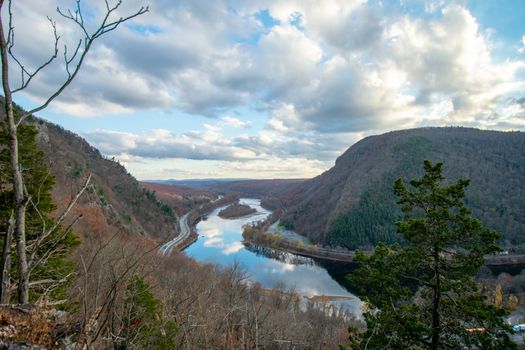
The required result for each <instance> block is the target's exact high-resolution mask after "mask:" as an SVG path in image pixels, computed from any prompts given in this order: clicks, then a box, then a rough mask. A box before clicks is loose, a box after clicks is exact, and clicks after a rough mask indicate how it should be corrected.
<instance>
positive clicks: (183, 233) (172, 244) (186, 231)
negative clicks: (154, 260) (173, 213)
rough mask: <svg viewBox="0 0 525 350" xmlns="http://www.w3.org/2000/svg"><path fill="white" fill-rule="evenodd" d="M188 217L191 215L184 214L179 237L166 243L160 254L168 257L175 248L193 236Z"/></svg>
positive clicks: (181, 219) (180, 223) (180, 221)
mask: <svg viewBox="0 0 525 350" xmlns="http://www.w3.org/2000/svg"><path fill="white" fill-rule="evenodd" d="M188 215H189V213H186V214H184V215H183V216H182V217H181V218H180V220H179V227H180V233H179V235H178V236H177V237H175V238H173V239H172V240H171V241H169V242H166V243H164V244H163V245H162V246H161V247H160V249H159V253H160V254H162V255H166V254H169V253H171V251H172V250H173V248H176V247H177V246H178V245H179V244H181V243H182V242H184V241H185V240H186V239H187V238H188V237H189V236H190V234H191V230H190V226H189V225H188Z"/></svg>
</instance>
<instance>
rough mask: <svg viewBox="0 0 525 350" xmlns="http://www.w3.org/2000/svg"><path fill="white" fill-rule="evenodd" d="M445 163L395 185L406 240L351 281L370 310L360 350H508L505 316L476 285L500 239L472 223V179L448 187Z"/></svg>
mask: <svg viewBox="0 0 525 350" xmlns="http://www.w3.org/2000/svg"><path fill="white" fill-rule="evenodd" d="M442 169H443V164H442V163H437V164H432V163H431V162H430V161H425V162H424V170H425V174H424V175H423V177H422V178H420V179H414V180H411V181H410V186H408V187H407V185H406V184H405V183H404V182H403V180H401V179H398V180H397V181H396V182H395V185H394V193H395V194H396V195H397V196H398V198H399V200H398V202H397V203H398V204H399V205H400V207H401V211H402V213H403V219H402V220H400V221H398V222H396V227H397V231H398V233H399V234H401V235H402V236H403V238H404V239H405V240H406V241H407V243H408V244H407V246H406V247H401V246H400V245H398V244H394V245H391V246H389V245H386V244H384V243H381V244H379V245H378V246H377V247H376V249H375V252H374V253H373V254H372V255H370V256H368V255H365V254H364V253H363V252H358V254H357V257H356V260H355V261H356V262H358V263H359V264H360V267H359V268H358V269H357V270H356V271H354V272H353V273H352V274H351V275H349V277H348V278H349V280H350V281H351V283H352V284H353V285H355V286H357V287H358V289H359V291H360V293H361V294H362V298H363V299H364V300H365V302H366V303H367V304H368V307H369V309H368V310H367V312H365V314H364V317H365V320H366V324H367V329H366V331H365V332H364V333H363V334H361V337H360V341H359V344H356V345H358V347H360V348H368V349H383V348H384V349H399V348H407V349H427V348H428V349H461V348H469V349H470V348H479V349H513V348H515V347H516V345H515V344H514V343H513V342H512V341H511V340H510V339H509V336H508V334H509V332H511V330H510V327H509V326H508V325H507V324H506V323H505V321H504V317H505V315H506V312H505V311H504V310H503V309H500V308H498V307H496V306H494V305H490V304H488V303H487V302H486V297H485V296H484V295H483V294H482V293H481V292H480V291H479V288H478V285H477V283H476V281H475V279H474V275H475V273H476V272H477V271H478V269H479V268H480V267H481V266H482V265H483V263H484V256H485V255H486V254H493V253H495V252H498V251H499V247H498V245H497V241H498V239H499V238H500V237H501V234H500V233H499V232H496V231H494V230H491V229H489V228H487V227H485V226H483V225H482V224H481V222H480V221H479V220H477V219H474V218H472V217H471V216H470V214H471V213H470V211H469V210H468V209H467V208H466V206H465V204H464V201H463V198H464V196H465V189H466V187H467V186H468V185H469V180H466V179H459V180H457V181H456V182H454V183H449V184H447V183H445V178H444V176H443V174H442Z"/></svg>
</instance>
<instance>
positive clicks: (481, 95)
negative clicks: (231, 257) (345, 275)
mask: <svg viewBox="0 0 525 350" xmlns="http://www.w3.org/2000/svg"><path fill="white" fill-rule="evenodd" d="M57 1H58V2H59V3H61V2H62V0H42V1H39V2H37V3H34V4H30V5H29V4H28V3H27V2H14V11H15V18H16V23H15V25H16V35H17V37H16V38H17V46H16V47H15V49H16V52H17V53H18V54H19V56H20V57H21V58H23V59H24V62H27V64H28V67H36V65H37V63H38V62H41V61H42V60H43V59H45V58H46V57H47V55H48V54H49V53H51V52H52V45H51V44H50V40H49V39H50V34H51V32H50V29H49V25H48V23H47V21H46V18H45V15H52V16H53V17H54V18H57V20H58V25H59V29H60V31H61V33H63V38H62V40H64V42H67V43H69V44H70V45H72V44H73V43H75V42H76V40H77V39H78V31H76V30H75V28H73V27H71V26H70V25H69V24H67V23H66V22H64V21H63V20H62V19H60V18H59V17H58V16H57V15H56V13H53V11H54V8H55V7H56V6H55V5H56V3H57ZM84 3H85V5H86V6H90V13H92V14H93V17H97V15H99V14H100V13H101V12H100V11H101V8H100V7H99V6H98V5H96V3H95V2H93V3H91V2H89V3H88V2H84ZM101 4H102V5H103V3H101ZM140 4H141V1H140V0H128V1H125V2H124V5H123V8H122V11H121V13H122V14H124V13H130V12H131V11H133V10H134V9H136V8H137V7H138V6H140ZM69 5H71V3H69ZM392 6H396V5H392ZM391 8H392V7H389V6H386V5H385V4H384V3H383V2H368V1H365V0H325V1H322V2H319V1H316V0H253V1H249V2H247V1H238V0H233V1H226V0H218V1H213V2H209V1H205V0H181V1H176V2H173V1H171V0H152V1H151V5H150V9H151V11H150V13H148V14H146V15H144V16H140V17H138V18H136V19H135V20H134V21H133V23H132V24H131V23H130V24H128V25H124V26H122V27H120V28H118V30H116V31H114V32H112V33H111V34H109V35H108V36H107V37H104V38H103V39H102V40H101V41H100V42H98V43H96V44H95V46H94V48H93V51H92V52H91V53H90V55H89V58H88V60H87V61H86V64H85V66H84V67H83V69H82V71H81V73H80V75H79V76H78V78H77V79H76V80H75V81H74V83H73V84H72V85H71V86H70V87H68V89H67V90H66V91H65V93H64V94H63V95H62V96H61V97H60V99H58V100H57V101H56V102H55V103H54V104H53V106H54V108H55V110H59V111H62V112H65V113H68V114H71V115H75V116H83V117H89V116H96V115H100V114H104V115H107V114H109V113H114V114H125V113H129V112H137V111H140V110H151V109H158V110H167V111H170V110H175V111H177V112H185V113H186V114H193V115H199V116H205V117H209V118H210V119H209V120H210V121H209V123H207V125H205V126H203V127H202V128H201V130H197V131H192V132H185V133H180V132H176V131H174V130H161V129H158V130H153V131H144V132H136V133H122V132H121V133H119V132H115V131H108V130H103V129H105V127H104V126H102V127H100V129H101V130H95V131H92V132H90V133H84V135H85V136H86V137H87V138H88V139H89V140H90V141H92V142H93V143H94V144H95V145H96V146H98V147H101V149H102V151H103V152H104V153H106V154H111V155H121V156H122V157H123V158H122V159H124V158H125V157H130V158H129V159H128V158H126V159H128V160H126V161H127V162H129V164H130V166H132V165H131V164H135V165H136V164H138V163H137V162H138V161H139V159H140V160H141V161H144V160H145V159H147V160H150V159H173V158H177V159H191V160H193V161H200V160H213V161H217V162H224V163H221V164H222V165H224V164H228V166H232V169H237V171H239V173H247V172H248V167H253V166H256V165H257V166H259V167H260V169H261V171H264V172H265V173H267V174H280V175H282V176H285V175H286V174H292V173H293V171H295V172H297V173H299V172H301V171H303V172H304V173H305V174H311V173H313V171H314V170H315V171H322V169H325V168H326V166H327V164H328V162H329V160H333V159H334V158H335V157H336V156H337V154H338V153H340V152H341V151H342V150H344V149H345V148H347V147H348V146H350V144H351V143H352V142H354V141H355V140H356V139H358V138H359V137H362V136H363V135H368V134H370V133H372V132H381V131H386V130H391V129H400V128H405V127H412V126H423V125H444V124H455V125H457V124H464V125H471V126H481V127H494V128H505V129H508V128H520V129H523V128H524V125H523V105H522V104H520V103H518V102H516V101H517V100H514V102H513V103H509V102H508V101H509V98H510V97H512V96H514V97H515V96H518V95H519V94H522V91H523V88H524V86H525V83H524V81H523V80H522V78H520V74H521V73H522V72H523V69H524V68H525V61H524V60H523V59H516V58H513V59H511V58H509V59H506V60H499V59H497V58H496V57H498V55H496V50H497V47H496V45H494V44H493V43H492V41H491V40H492V39H491V35H490V30H488V29H486V28H483V27H482V26H481V25H480V24H479V23H478V20H477V19H476V18H475V17H474V16H473V14H472V13H471V12H470V11H469V10H468V8H467V7H465V6H461V5H458V4H457V3H456V2H453V3H452V4H448V2H446V1H443V0H429V1H425V2H424V3H423V6H422V11H423V12H424V13H411V12H409V11H408V12H407V11H404V10H403V8H404V5H403V4H402V5H401V6H400V7H399V9H398V11H389V9H391ZM261 10H267V11H268V12H267V13H268V14H269V15H270V16H271V17H272V18H273V19H274V20H276V23H275V25H273V26H271V27H265V23H263V21H262V20H261V18H259V15H260V11H261ZM387 11H388V12H387ZM421 16H423V17H421ZM521 41H522V42H521V44H522V47H520V48H519V49H518V50H519V51H520V52H522V53H523V52H524V48H525V36H523V37H522V38H521ZM512 45H516V43H515V42H514V43H512ZM35 47H38V48H39V49H38V50H35ZM518 57H522V56H519V55H518ZM12 70H13V69H12ZM64 74H65V72H64V70H63V68H62V67H61V64H60V62H57V64H56V65H52V66H50V67H49V70H48V71H46V73H44V74H43V75H41V76H40V77H39V78H38V79H35V81H34V84H33V85H32V87H31V89H29V90H28V91H27V92H26V97H28V98H29V99H31V100H32V101H42V99H43V98H44V97H45V96H47V95H48V94H49V92H50V91H52V90H53V89H54V88H55V87H56V86H57V84H58V83H59V82H60V81H61V79H62V78H63V77H64ZM12 77H13V79H15V80H16V79H17V77H18V72H17V71H16V70H13V71H12ZM15 97H16V96H15ZM240 111H242V113H241V112H240ZM251 112H253V114H254V115H257V118H263V119H264V120H256V119H255V117H253V115H251V114H250V113H251ZM173 114H177V115H181V114H183V113H173ZM239 115H241V116H242V117H234V116H239ZM261 115H262V116H261ZM185 117H187V118H190V117H191V115H190V116H187V115H186V116H185ZM214 119H215V120H214ZM248 119H249V120H250V122H248V121H247V120H248ZM162 127H163V126H162V125H157V126H154V125H152V126H151V128H152V129H153V128H162ZM232 128H238V129H245V130H243V132H245V133H246V134H245V135H241V136H237V137H226V135H231V132H232ZM256 128H259V130H254V129H256ZM223 129H227V130H223ZM122 130H125V127H123V129H122ZM228 132H229V133H228ZM292 158H298V159H301V160H302V161H304V160H306V161H304V163H303V164H298V163H295V162H293V161H291V159H292ZM283 160H284V161H285V162H286V163H287V164H289V165H290V167H288V168H287V167H286V166H281V164H279V165H278V166H276V165H274V164H271V163H272V162H282V161H283ZM227 162H229V163H227ZM237 162H240V163H237ZM316 162H317V163H316ZM222 165H220V166H222ZM305 165H307V166H309V167H310V168H308V169H307V168H306V167H305ZM137 167H138V166H137ZM159 169H160V168H159ZM162 169H173V171H179V170H181V171H182V169H181V168H179V167H163V168H162ZM177 169H178V170H177ZM159 171H163V170H159ZM188 171H189V170H188ZM196 171H197V170H196ZM220 171H223V172H225V171H226V169H225V168H224V169H222V170H220ZM232 171H233V170H232ZM190 172H191V171H190ZM204 172H205V171H204V170H202V169H199V170H198V173H202V174H203V173H204ZM187 174H189V173H187Z"/></svg>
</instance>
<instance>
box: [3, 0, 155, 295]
mask: <svg viewBox="0 0 525 350" xmlns="http://www.w3.org/2000/svg"><path fill="white" fill-rule="evenodd" d="M12 3H13V1H12V0H8V1H5V0H0V54H1V60H2V87H3V90H4V97H5V98H4V112H5V118H6V119H7V128H8V132H9V141H8V148H9V157H10V165H11V169H12V175H13V190H14V203H15V211H14V218H15V220H14V230H13V231H14V239H15V242H16V250H17V259H18V271H19V280H18V286H17V290H18V301H19V302H20V303H28V301H29V275H30V266H29V260H32V259H34V257H33V256H30V257H29V259H28V252H27V247H26V222H25V219H26V209H27V206H28V205H29V203H30V200H31V196H30V194H28V193H27V191H25V187H24V179H23V176H22V169H21V167H20V163H19V145H18V138H17V129H18V126H19V125H20V124H21V123H22V122H23V121H24V120H25V119H26V118H27V117H29V116H30V115H32V114H33V113H36V112H38V111H41V110H43V109H44V108H46V107H47V106H48V105H49V104H50V103H51V102H52V101H53V100H54V99H56V98H57V97H58V96H59V95H60V94H61V93H62V92H63V91H64V89H65V88H66V87H67V86H68V85H69V84H70V83H71V82H72V81H73V79H75V77H76V75H77V74H78V72H79V70H80V68H81V67H82V64H83V63H84V61H85V58H86V56H87V54H88V52H89V51H90V49H91V47H92V45H93V43H94V42H95V41H96V40H97V39H98V38H100V37H101V36H103V35H104V34H106V33H108V32H111V31H113V30H115V29H116V28H117V27H118V26H119V25H120V24H122V23H124V22H126V21H128V20H130V19H132V18H134V17H137V16H140V15H142V14H144V13H146V12H147V11H148V7H141V8H140V9H138V10H137V11H136V12H134V13H132V14H130V15H128V16H125V17H118V18H117V19H113V17H114V15H115V13H116V11H117V10H118V8H119V7H120V6H121V5H122V0H118V1H117V2H116V3H115V4H114V5H112V4H110V3H109V2H108V0H105V1H104V3H105V14H104V15H103V17H102V19H101V21H100V24H99V25H98V27H97V29H96V30H95V31H93V32H90V31H89V29H88V28H87V27H86V25H85V23H84V17H83V16H82V8H81V3H80V0H77V1H76V7H75V9H74V10H65V11H64V10H62V9H60V8H57V13H58V14H59V15H60V16H62V17H64V18H65V19H67V20H69V21H72V22H73V24H75V25H76V26H77V28H78V29H79V31H80V33H81V35H82V36H83V38H82V39H80V40H79V41H78V44H77V45H76V47H75V48H74V50H72V51H69V50H68V48H67V46H64V55H63V59H64V62H63V65H64V69H65V71H66V76H67V77H66V78H65V79H64V81H63V82H62V83H61V85H60V86H59V87H58V88H57V89H56V90H55V91H54V92H52V93H51V94H50V95H49V96H48V97H47V99H45V101H44V102H43V103H42V104H41V105H39V106H38V107H35V108H33V109H31V110H30V111H27V112H25V113H23V114H22V115H20V116H19V117H18V118H16V117H15V114H14V107H13V94H15V93H17V92H20V91H23V90H24V89H26V88H27V87H28V86H29V85H30V83H31V82H32V80H33V79H34V77H35V76H37V75H38V74H39V73H41V72H42V71H43V70H44V69H46V67H48V66H49V65H50V64H51V63H52V62H53V61H55V60H56V59H57V57H58V53H59V49H58V45H59V41H60V36H59V35H58V33H57V29H56V22H55V21H53V20H52V19H50V18H48V19H49V22H50V25H51V27H52V29H53V35H54V50H53V53H52V54H51V56H50V57H49V59H48V60H46V61H45V62H43V63H42V64H41V65H40V66H38V67H37V68H36V69H34V70H30V69H28V68H27V67H26V66H25V65H24V63H22V61H21V59H19V58H18V57H17V56H16V55H15V53H14V51H13V48H14V38H15V31H14V29H15V28H14V24H13V12H12ZM5 5H7V12H8V15H7V16H6V17H7V26H5V25H4V16H3V15H2V14H3V13H4V11H5V10H6V9H5V7H6V6H5ZM10 64H14V65H16V66H17V67H18V68H19V69H20V71H21V82H20V85H19V86H18V87H16V88H12V87H11V84H10V78H9V65H10ZM84 189H85V187H84V188H83V189H82V190H81V191H83V190H84ZM75 198H77V199H78V196H75ZM74 204H75V203H72V205H74ZM68 209H70V206H68V208H66V212H64V215H60V217H59V219H58V220H57V223H58V224H60V223H61V220H63V219H64V217H65V214H67V211H68ZM45 237H46V233H44V236H43V238H45ZM7 249H8V250H9V249H10V247H7ZM3 268H4V269H5V268H6V266H3ZM0 276H4V271H2V273H1V274H0ZM2 282H4V281H2ZM2 285H3V283H0V286H2ZM0 294H1V293H0Z"/></svg>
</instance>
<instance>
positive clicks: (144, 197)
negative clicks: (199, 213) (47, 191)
mask: <svg viewBox="0 0 525 350" xmlns="http://www.w3.org/2000/svg"><path fill="white" fill-rule="evenodd" d="M31 123H33V124H34V125H35V126H37V128H38V130H39V135H38V137H39V140H38V145H39V148H40V149H41V150H42V151H44V153H45V155H46V158H47V159H48V164H49V166H50V170H51V172H52V173H53V174H54V175H55V177H56V185H55V188H54V193H53V196H54V198H55V201H56V203H57V204H58V206H59V208H60V207H64V206H65V205H66V203H67V202H69V200H70V198H71V196H72V195H74V193H75V192H76V190H77V189H78V188H79V187H80V186H81V184H82V183H83V181H84V179H85V178H86V176H87V175H88V174H89V173H91V174H92V180H91V186H90V187H89V189H88V191H87V193H86V194H85V195H84V196H83V197H82V198H81V200H80V201H79V203H78V205H77V207H76V208H75V210H74V213H73V215H75V214H82V215H83V219H82V220H83V222H82V224H78V225H77V226H76V227H75V232H77V233H78V234H80V235H82V236H83V237H93V236H97V235H106V236H107V235H111V234H112V233H115V232H120V233H125V234H127V235H130V236H144V237H147V238H153V239H155V240H158V241H165V240H167V239H170V237H173V236H175V235H177V234H178V221H177V220H178V219H177V216H176V214H175V213H174V212H173V210H172V209H171V208H170V207H169V206H167V205H165V204H163V203H161V202H160V201H159V200H158V199H157V198H156V197H155V194H154V193H153V192H151V191H148V190H146V189H143V188H141V187H140V185H139V182H138V181H137V180H136V179H135V178H134V177H133V176H132V175H131V174H129V173H128V172H127V171H126V169H125V168H124V167H123V166H122V165H121V164H119V163H118V162H116V161H115V160H110V159H107V158H105V157H103V156H102V155H101V154H100V152H99V151H98V150H97V149H96V148H94V147H92V146H91V145H89V144H88V143H87V142H86V141H85V140H84V139H83V138H81V137H80V136H78V135H76V134H74V133H72V132H70V131H67V130H64V129H63V128H61V127H59V126H57V125H54V124H51V123H48V122H45V121H42V120H39V119H32V120H31Z"/></svg>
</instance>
